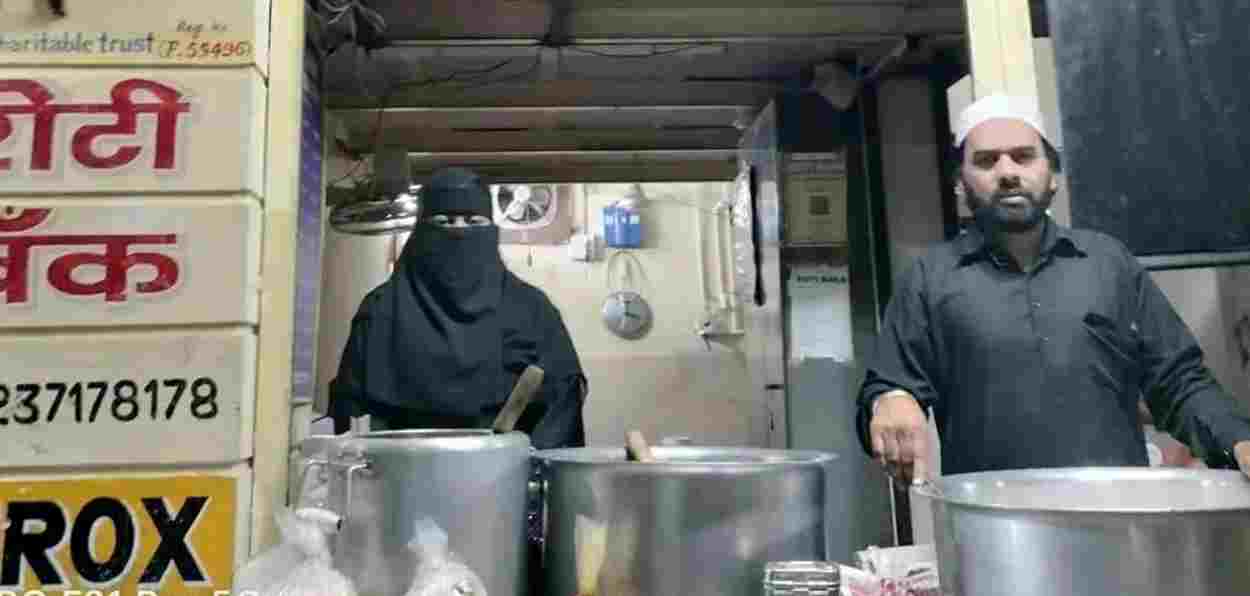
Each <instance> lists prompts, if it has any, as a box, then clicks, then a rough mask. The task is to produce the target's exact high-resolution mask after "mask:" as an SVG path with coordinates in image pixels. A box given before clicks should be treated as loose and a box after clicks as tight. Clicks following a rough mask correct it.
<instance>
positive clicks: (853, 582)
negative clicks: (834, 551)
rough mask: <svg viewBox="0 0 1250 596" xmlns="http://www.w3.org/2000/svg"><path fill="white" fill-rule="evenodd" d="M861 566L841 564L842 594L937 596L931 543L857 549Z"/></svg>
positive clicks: (859, 595) (851, 595)
mask: <svg viewBox="0 0 1250 596" xmlns="http://www.w3.org/2000/svg"><path fill="white" fill-rule="evenodd" d="M855 558H856V560H857V561H858V562H859V568H855V567H848V566H845V565H843V566H841V567H840V568H839V579H840V580H841V586H840V591H839V593H840V594H841V596H937V595H938V594H939V587H940V586H939V581H938V580H939V578H938V568H937V551H936V550H935V549H934V545H932V544H919V545H914V546H899V547H892V548H877V547H875V546H870V547H868V548H867V549H866V550H861V551H857V552H856V553H855Z"/></svg>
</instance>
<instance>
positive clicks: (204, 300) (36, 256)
mask: <svg viewBox="0 0 1250 596" xmlns="http://www.w3.org/2000/svg"><path fill="white" fill-rule="evenodd" d="M260 229H261V210H260V204H259V202H258V201H256V200H255V199H250V198H233V199H216V198H214V199H201V200H195V199H189V198H180V197H170V198H161V199H123V198H84V199H73V200H65V199H55V200H53V199H46V200H44V199H30V198H24V199H8V200H4V199H0V328H29V327H58V328H68V327H83V326H116V325H164V324H207V323H244V324H255V323H256V322H257V319H258V316H259V315H258V313H259V292H258V286H259V278H260Z"/></svg>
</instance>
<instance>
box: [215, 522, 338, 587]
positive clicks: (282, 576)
mask: <svg viewBox="0 0 1250 596" xmlns="http://www.w3.org/2000/svg"><path fill="white" fill-rule="evenodd" d="M275 517H276V520H275V521H276V523H277V525H278V531H279V533H280V534H281V536H282V542H281V544H279V545H278V546H276V547H274V548H272V549H270V550H269V551H267V552H265V553H264V554H262V555H260V556H259V557H257V558H255V559H253V560H251V561H249V562H248V563H247V564H246V565H244V566H243V568H242V569H240V570H239V573H238V574H237V576H236V577H235V582H234V588H235V589H234V592H235V593H237V594H238V593H249V594H250V593H255V594H256V595H257V596H356V590H355V588H354V587H353V586H352V584H351V582H350V581H348V579H347V578H346V577H344V576H343V574H341V573H339V572H338V571H336V570H335V569H334V567H333V565H332V563H331V558H330V546H329V540H328V537H327V534H329V532H330V527H329V526H330V524H328V523H327V522H326V521H325V520H320V519H316V518H314V517H313V516H310V515H308V514H304V513H301V512H295V511H291V510H290V509H288V508H283V509H282V510H281V511H279V512H278V513H277V515H276V516H275Z"/></svg>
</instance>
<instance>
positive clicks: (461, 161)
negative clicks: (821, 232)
mask: <svg viewBox="0 0 1250 596" xmlns="http://www.w3.org/2000/svg"><path fill="white" fill-rule="evenodd" d="M737 155H738V154H737V151H728V150H714V151H634V152H614V151H539V152H524V151H522V152H481V153H437V154H430V153H414V154H410V155H409V163H410V164H411V165H412V175H413V180H417V181H420V180H421V179H423V178H425V177H427V176H428V175H429V174H430V173H431V172H433V171H434V170H436V169H438V168H442V167H449V166H459V167H467V168H471V169H473V170H474V171H476V172H478V173H479V174H480V175H482V176H483V177H485V178H487V179H488V180H495V181H501V180H506V181H509V182H518V183H521V182H531V183H576V182H583V183H585V182H600V183H610V182H704V181H722V180H732V179H733V178H734V176H735V175H737V173H738V161H737ZM327 195H328V196H327V201H328V202H329V203H330V204H334V203H336V202H342V201H345V200H346V201H350V200H352V199H353V195H352V194H351V192H350V191H349V190H347V189H345V188H342V187H336V188H332V189H330V190H329V191H328V193H327Z"/></svg>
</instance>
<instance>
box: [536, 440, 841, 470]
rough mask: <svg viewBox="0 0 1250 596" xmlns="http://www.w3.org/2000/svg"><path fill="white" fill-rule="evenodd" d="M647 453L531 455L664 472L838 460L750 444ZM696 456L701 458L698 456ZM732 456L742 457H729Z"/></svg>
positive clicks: (577, 450) (593, 450)
mask: <svg viewBox="0 0 1250 596" xmlns="http://www.w3.org/2000/svg"><path fill="white" fill-rule="evenodd" d="M651 453H652V455H654V456H655V458H656V460H657V461H655V462H651V463H645V464H644V463H640V462H634V461H626V460H625V448H624V447H573V448H563V449H540V450H538V451H535V452H534V454H533V457H534V458H536V459H538V460H541V461H542V462H543V463H545V464H548V465H558V466H575V467H593V468H595V469H596V470H609V471H620V472H650V471H655V472H664V473H704V472H707V473H724V472H727V471H762V470H777V469H785V468H794V467H808V466H813V465H828V464H831V463H833V462H835V461H837V460H838V455H837V454H835V453H830V452H825V451H815V450H798V449H762V448H753V447H701V446H662V447H652V448H651ZM700 456H702V457H703V458H702V459H700ZM718 456H719V459H718ZM735 456H736V457H739V458H742V459H737V460H731V459H730V458H732V457H735ZM748 458H749V459H748Z"/></svg>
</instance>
